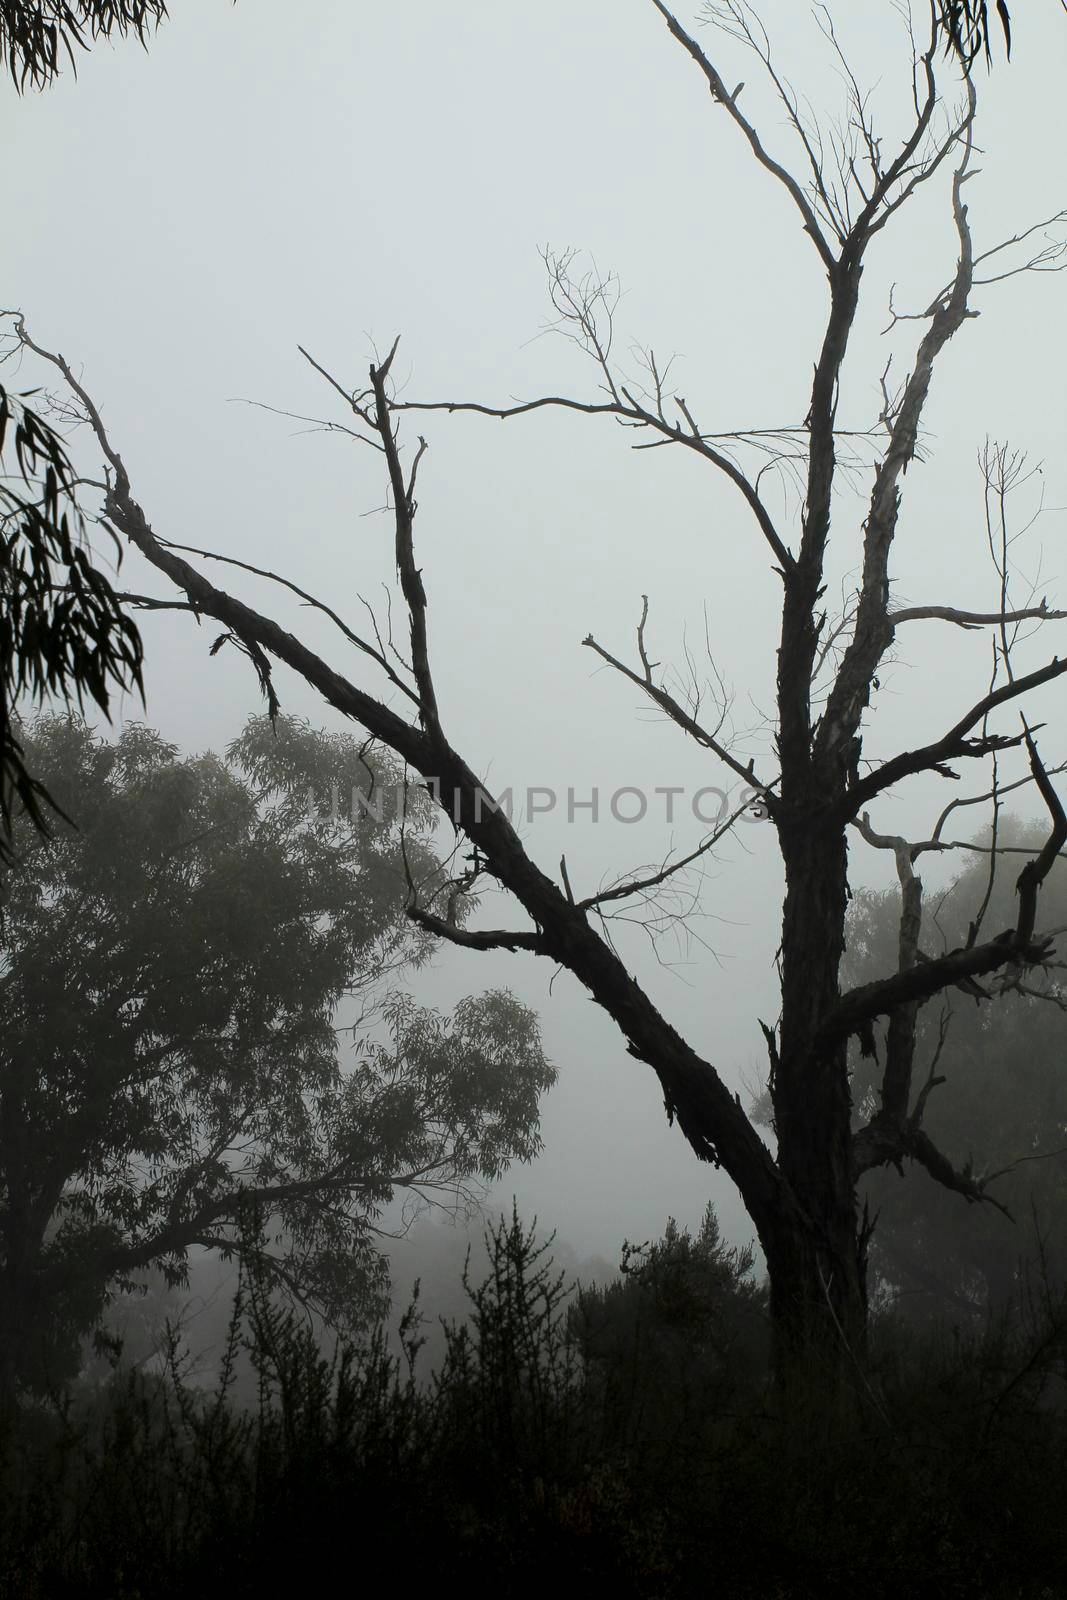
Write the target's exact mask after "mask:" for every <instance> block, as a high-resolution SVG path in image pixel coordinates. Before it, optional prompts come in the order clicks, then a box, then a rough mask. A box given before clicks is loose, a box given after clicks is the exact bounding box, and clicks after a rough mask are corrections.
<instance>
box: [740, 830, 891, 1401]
mask: <svg viewBox="0 0 1067 1600" xmlns="http://www.w3.org/2000/svg"><path fill="white" fill-rule="evenodd" d="M779 838H780V840H781V846H782V853H783V857H784V859H785V866H786V897H785V909H784V921H783V929H782V957H781V960H782V966H781V974H782V1018H781V1027H780V1035H779V1046H778V1052H777V1060H776V1061H775V1063H774V1073H773V1081H772V1084H771V1099H772V1103H773V1106H774V1116H775V1128H776V1132H777V1136H778V1164H779V1168H780V1170H781V1172H782V1174H783V1176H784V1177H785V1178H786V1180H787V1183H788V1186H789V1190H790V1193H791V1196H792V1198H793V1200H794V1201H795V1203H796V1209H795V1212H793V1213H792V1214H791V1215H789V1216H787V1217H785V1218H784V1219H781V1220H779V1221H777V1222H776V1223H774V1224H772V1225H771V1227H769V1228H767V1229H766V1230H765V1232H766V1234H767V1237H765V1238H764V1239H763V1245H764V1249H765V1251H766V1255H767V1267H768V1272H769V1275H770V1283H771V1318H772V1323H773V1327H774V1334H775V1352H776V1356H775V1359H776V1367H777V1371H778V1375H779V1378H780V1379H782V1378H786V1377H788V1375H789V1374H790V1372H793V1371H795V1369H796V1368H797V1366H798V1365H799V1366H800V1367H807V1368H816V1367H817V1368H819V1369H822V1370H823V1371H824V1372H826V1373H827V1374H829V1375H831V1376H833V1377H835V1379H837V1378H840V1379H844V1378H845V1377H846V1375H848V1374H850V1373H851V1374H852V1375H853V1376H855V1375H856V1374H857V1372H858V1371H859V1370H861V1369H862V1365H863V1362H864V1359H865V1354H866V1324H867V1296H866V1271H865V1259H864V1257H865V1251H864V1242H863V1240H862V1238H861V1236H860V1233H859V1230H858V1226H857V1217H856V1192H855V1183H854V1179H853V1169H852V1129H851V1123H852V1099H851V1093H850V1089H849V1079H848V1057H847V1043H846V1042H844V1041H842V1042H840V1043H820V1041H819V1027H820V1024H821V1022H822V1021H823V1019H824V1018H825V1017H826V1015H827V1013H828V1011H829V1010H830V1009H831V1008H832V1006H833V1005H834V1004H835V1003H836V1001H837V1000H838V998H839V995H840V989H839V984H838V970H839V966H840V961H841V955H842V951H843V949H844V925H845V909H846V904H847V900H848V882H847V866H848V856H847V847H846V842H845V837H844V833H843V830H842V829H841V827H840V825H839V824H837V825H834V824H832V823H827V822H826V821H825V820H824V814H823V816H820V815H819V814H818V813H816V814H815V815H812V814H811V813H809V814H808V815H807V816H805V817H803V818H802V819H801V820H800V821H799V822H798V823H795V824H791V823H790V821H789V820H788V814H785V815H783V816H782V817H781V818H780V819H779Z"/></svg>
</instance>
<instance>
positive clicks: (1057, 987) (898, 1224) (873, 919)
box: [843, 822, 1067, 1318]
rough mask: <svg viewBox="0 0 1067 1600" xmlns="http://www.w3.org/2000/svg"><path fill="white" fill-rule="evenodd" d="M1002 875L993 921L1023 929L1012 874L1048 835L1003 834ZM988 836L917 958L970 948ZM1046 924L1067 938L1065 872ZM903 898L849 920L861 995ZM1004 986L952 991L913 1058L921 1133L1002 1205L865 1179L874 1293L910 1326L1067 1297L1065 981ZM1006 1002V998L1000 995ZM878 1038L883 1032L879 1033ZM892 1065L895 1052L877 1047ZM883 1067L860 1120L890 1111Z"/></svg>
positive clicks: (869, 1085)
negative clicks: (1030, 1299)
mask: <svg viewBox="0 0 1067 1600" xmlns="http://www.w3.org/2000/svg"><path fill="white" fill-rule="evenodd" d="M998 842H999V846H1000V848H1001V849H1004V850H1007V849H1009V848H1011V847H1015V848H1016V849H1019V850H1020V851H1022V852H1024V854H1023V855H1021V856H1019V855H1009V854H1005V855H1002V856H999V857H997V858H995V860H997V862H998V863H999V868H1000V870H999V871H998V872H997V875H996V882H995V884H994V888H993V894H992V896H991V900H990V909H989V912H988V915H989V917H990V918H991V920H992V922H993V925H994V926H995V927H1001V926H1003V925H1004V924H1005V923H1007V922H1008V921H1009V920H1010V917H1011V910H1012V900H1013V897H1014V879H1015V876H1016V872H1017V870H1018V869H1017V867H1016V869H1015V871H1013V870H1012V867H1011V863H1012V862H1013V861H1015V862H1018V861H1019V860H1020V859H1025V852H1031V853H1032V852H1033V851H1035V850H1036V849H1038V848H1040V844H1041V829H1040V827H1039V826H1038V825H1036V824H1030V825H1029V826H1021V825H1019V824H1018V823H1005V822H1001V824H1000V827H999V830H998ZM990 844H991V839H990V836H989V834H988V833H986V834H985V835H983V836H982V837H980V838H979V839H977V840H975V841H974V846H973V850H972V851H971V852H969V854H968V857H967V865H966V867H964V868H963V869H961V870H960V871H959V873H958V874H957V875H956V877H955V879H954V881H953V884H952V887H951V889H950V891H949V892H948V894H947V895H946V896H945V897H944V898H942V897H941V896H940V895H937V896H931V897H930V898H929V901H928V905H927V909H926V912H925V915H924V918H923V926H922V933H921V939H920V948H921V949H922V950H923V951H924V953H926V954H928V955H936V954H938V953H939V952H940V951H941V950H943V949H945V948H947V947H951V946H952V945H959V944H963V943H964V942H965V941H966V939H967V929H968V923H969V921H970V919H971V917H972V916H973V914H974V907H975V906H976V905H978V904H980V903H981V900H982V898H983V896H984V893H985V890H986V886H987V883H988V876H989V861H990V857H989V855H988V853H987V852H988V850H989V848H990ZM1044 893H1045V915H1046V917H1047V919H1048V921H1049V923H1050V924H1052V925H1054V926H1056V927H1060V928H1063V927H1067V862H1065V861H1064V860H1060V861H1059V862H1057V863H1056V866H1055V868H1054V870H1053V871H1052V872H1051V873H1050V875H1049V879H1048V882H1047V884H1046V887H1045V891H1044ZM900 909H901V905H900V892H899V890H897V889H893V890H888V891H886V892H885V893H882V894H879V893H875V892H873V891H860V892H859V893H857V894H856V896H855V897H854V899H853V901H852V904H851V906H850V907H849V915H848V921H847V924H846V938H847V945H846V950H845V959H844V965H843V971H844V973H845V977H846V981H847V982H848V983H850V984H862V983H865V982H867V981H868V980H869V979H871V978H872V977H874V976H875V975H876V974H877V973H878V972H879V971H882V970H884V968H885V966H886V964H887V962H888V961H890V960H891V959H892V953H893V950H894V948H895V946H896V944H897V941H898V938H899V924H900ZM1012 978H1013V981H1011V982H1009V983H1007V984H998V983H996V982H995V981H994V983H992V984H986V985H984V986H983V985H980V984H974V985H973V986H972V989H971V992H967V991H965V990H961V989H958V988H956V989H948V990H946V991H945V994H944V996H943V998H942V1001H941V1003H940V1004H939V1005H937V1006H929V1007H927V1008H926V1009H925V1010H924V1011H923V1012H922V1013H921V1014H920V1017H919V1020H918V1025H917V1030H916V1046H917V1053H918V1068H919V1072H920V1075H921V1078H922V1081H923V1082H932V1084H933V1088H932V1090H931V1092H930V1094H929V1097H928V1100H927V1103H926V1106H925V1110H924V1113H923V1122H924V1124H925V1125H926V1126H927V1127H928V1128H929V1131H930V1134H931V1136H932V1137H933V1138H934V1139H935V1140H936V1142H937V1145H938V1147H939V1148H940V1149H942V1150H944V1152H945V1153H946V1155H947V1156H948V1157H949V1158H950V1159H951V1160H952V1162H953V1163H954V1165H955V1166H957V1167H958V1168H959V1169H960V1170H963V1169H965V1168H967V1167H968V1166H971V1168H972V1170H973V1171H974V1174H975V1178H976V1180H979V1181H981V1180H982V1179H983V1178H987V1177H988V1175H990V1174H992V1173H999V1174H1000V1176H999V1177H998V1179H997V1182H996V1185H995V1191H994V1192H995V1193H996V1196H997V1198H998V1200H999V1201H1000V1202H1001V1204H1002V1205H1003V1206H1004V1207H1005V1208H1006V1210H1007V1211H1008V1212H1009V1213H1010V1216H1005V1214H1004V1212H1003V1211H1000V1210H997V1209H995V1208H994V1207H991V1206H982V1205H970V1206H961V1205H960V1204H959V1199H958V1196H956V1195H954V1194H952V1193H951V1192H950V1191H948V1190H946V1189H945V1188H943V1187H942V1186H941V1185H940V1184H938V1183H936V1182H934V1181H932V1180H931V1179H929V1178H928V1177H926V1176H925V1175H924V1174H917V1175H916V1176H915V1179H914V1181H911V1182H907V1183H904V1182H901V1174H900V1173H899V1172H897V1171H896V1170H895V1169H894V1168H893V1167H891V1166H890V1167H882V1168H878V1169H876V1170H874V1171H872V1172H870V1173H868V1175H867V1177H866V1179H865V1180H864V1185H863V1195H864V1199H865V1201H866V1203H867V1205H868V1207H869V1209H870V1212H871V1215H872V1216H875V1215H876V1216H877V1218H878V1225H877V1227H876V1228H875V1231H874V1234H873V1237H872V1268H873V1274H874V1278H875V1282H876V1283H877V1284H878V1286H879V1287H880V1288H881V1289H882V1290H883V1292H888V1293H889V1294H890V1295H891V1296H892V1298H893V1300H894V1301H895V1302H896V1303H897V1304H898V1305H899V1307H900V1309H901V1310H902V1311H903V1312H904V1313H905V1314H906V1315H908V1316H911V1317H928V1316H930V1315H936V1314H941V1313H943V1314H946V1315H948V1316H949V1317H951V1318H959V1317H960V1316H963V1317H964V1318H967V1317H968V1316H979V1317H980V1316H983V1315H984V1314H985V1313H986V1312H988V1311H993V1312H1005V1311H1008V1310H1010V1309H1011V1307H1012V1304H1013V1303H1016V1304H1017V1303H1018V1299H1019V1295H1020V1293H1022V1294H1023V1295H1024V1296H1025V1295H1026V1293H1027V1292H1028V1290H1032V1291H1035V1292H1038V1291H1039V1288H1040V1285H1041V1284H1042V1282H1046V1283H1047V1285H1048V1287H1050V1288H1052V1289H1053V1290H1054V1291H1062V1289H1064V1288H1065V1287H1067V1070H1065V1059H1064V1041H1065V1037H1067V983H1065V982H1064V973H1063V971H1062V969H1061V968H1060V967H1057V966H1054V967H1052V968H1050V969H1049V970H1048V971H1046V972H1040V971H1039V972H1037V973H1032V974H1021V973H1016V974H1014V975H1012ZM998 990H999V992H998ZM880 1031H881V1030H880ZM877 1042H878V1045H879V1057H881V1051H882V1048H883V1046H884V1040H883V1039H882V1038H879V1039H878V1041H877ZM879 1078H880V1068H879V1061H878V1059H876V1058H875V1057H873V1056H871V1057H864V1056H862V1055H861V1054H860V1053H859V1051H856V1053H855V1056H854V1059H853V1078H852V1092H853V1099H854V1102H855V1110H856V1116H857V1118H858V1119H859V1120H860V1121H863V1120H866V1118H867V1117H868V1116H869V1115H870V1114H871V1112H872V1110H873V1109H874V1107H875V1106H876V1104H877V1098H878V1092H879Z"/></svg>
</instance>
